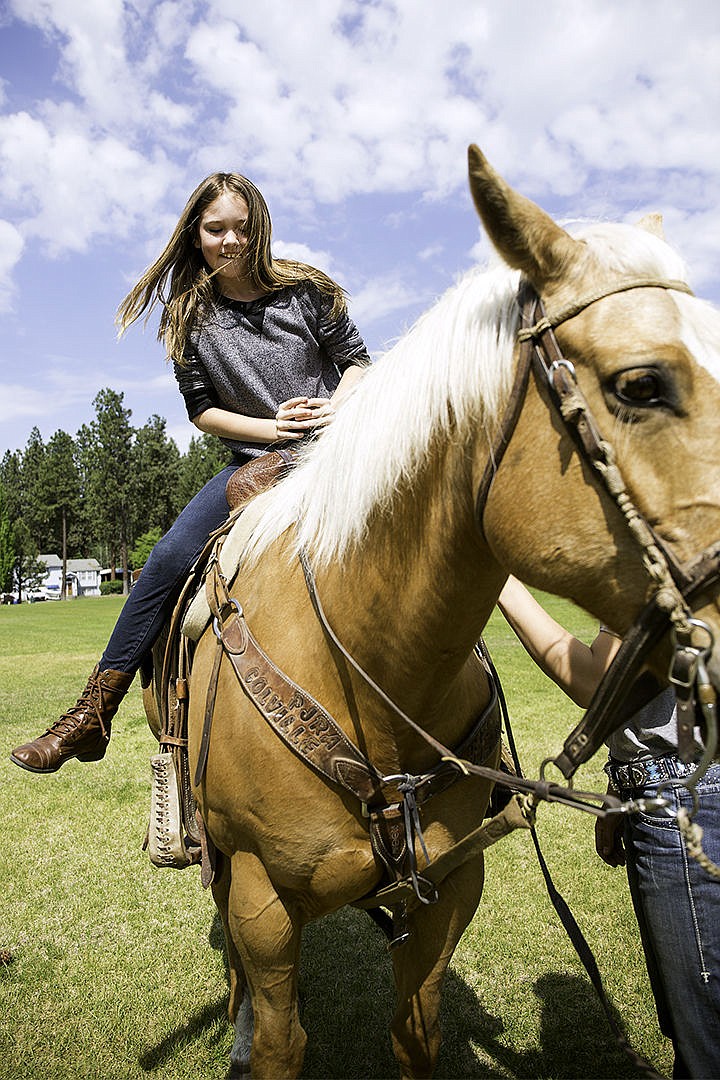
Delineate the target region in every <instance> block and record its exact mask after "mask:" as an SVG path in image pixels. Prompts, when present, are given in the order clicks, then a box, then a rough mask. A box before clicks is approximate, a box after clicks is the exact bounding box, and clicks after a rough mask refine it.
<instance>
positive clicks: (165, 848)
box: [147, 752, 201, 870]
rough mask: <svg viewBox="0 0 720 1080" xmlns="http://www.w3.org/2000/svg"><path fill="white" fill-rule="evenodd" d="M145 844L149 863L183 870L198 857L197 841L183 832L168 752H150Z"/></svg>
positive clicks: (172, 764)
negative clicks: (149, 786)
mask: <svg viewBox="0 0 720 1080" xmlns="http://www.w3.org/2000/svg"><path fill="white" fill-rule="evenodd" d="M150 765H151V767H152V792H151V795H150V824H149V826H148V837H147V848H148V855H149V857H150V862H151V863H152V864H153V866H169V867H171V868H173V869H175V870H183V869H184V868H185V867H186V866H192V865H193V864H194V863H199V862H200V861H201V850H200V847H199V845H197V844H195V843H194V842H193V841H192V839H191V838H190V837H189V836H187V835H185V836H184V835H183V831H184V830H183V827H182V810H181V805H180V790H179V787H178V779H177V773H176V771H175V764H174V762H173V756H172V753H171V752H168V753H165V754H154V755H153V756H152V757H151V758H150Z"/></svg>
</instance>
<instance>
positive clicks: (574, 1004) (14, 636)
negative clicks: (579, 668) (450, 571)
mask: <svg viewBox="0 0 720 1080" xmlns="http://www.w3.org/2000/svg"><path fill="white" fill-rule="evenodd" d="M121 603H122V601H121V600H120V599H118V598H115V597H103V598H99V599H85V600H74V601H72V602H69V603H53V604H50V603H45V604H34V605H27V604H25V605H21V606H16V607H1V608H0V812H1V815H2V817H1V820H2V823H3V826H4V842H3V844H2V847H1V849H0V950H5V951H6V952H7V953H9V954H10V957H11V962H9V963H7V964H4V963H1V962H0V1078H1V1080H5V1078H13V1080H34V1078H38V1080H39V1078H43V1080H46V1078H47V1077H53V1078H54V1080H66V1078H68V1080H69V1078H72V1080H80V1078H93V1080H94V1078H102V1080H137V1078H140V1077H148V1076H151V1077H157V1078H162V1080H185V1078H188V1080H190V1078H193V1080H198V1078H202V1080H212V1078H215V1077H217V1078H222V1077H224V1076H225V1073H226V1071H227V1066H228V1055H229V1051H230V1046H231V1044H232V1032H231V1030H230V1027H229V1025H228V1023H227V1020H226V1012H225V1010H226V1006H227V991H226V982H225V966H224V962H223V953H222V932H221V930H220V928H219V924H218V921H217V919H216V917H215V911H214V906H213V903H212V898H211V896H210V895H209V893H208V892H204V891H203V890H202V888H201V886H200V880H199V874H198V872H197V869H195V868H193V869H190V870H186V871H174V870H156V869H154V868H153V867H151V866H150V864H149V862H148V859H147V856H146V855H145V853H144V852H143V851H142V850H141V846H142V841H143V838H144V834H145V828H146V824H147V815H148V810H149V793H150V782H149V778H150V767H149V758H150V755H151V754H152V753H153V752H154V748H155V745H156V744H155V742H154V739H153V737H152V735H151V734H150V732H149V730H148V728H147V725H146V722H145V719H144V714H143V710H142V704H141V700H140V691H139V688H138V686H137V685H134V686H133V688H132V690H131V692H130V695H129V697H128V699H127V702H126V703H125V704H124V705H123V707H122V709H121V712H120V714H119V717H118V721H117V722H116V724H115V728H114V734H113V740H112V743H111V745H110V749H109V751H108V754H107V755H106V757H105V759H104V761H102V762H100V763H96V764H88V765H81V764H79V763H77V762H71V763H69V764H68V765H66V766H64V767H63V768H62V769H61V770H60V772H59V773H56V774H55V775H52V776H36V775H33V774H30V773H28V772H25V771H23V770H21V769H18V768H17V767H15V766H14V765H12V764H11V763H10V761H9V760H8V753H9V751H10V750H11V749H12V748H13V747H14V746H16V745H17V744H18V743H20V742H24V741H26V740H27V739H28V738H31V737H34V736H35V735H37V734H39V733H40V732H41V731H42V730H43V727H44V726H45V725H46V724H47V723H49V722H50V721H52V720H53V719H55V718H56V717H57V716H58V715H59V714H60V713H61V712H62V711H63V710H64V708H66V707H67V706H68V704H71V703H72V702H73V701H74V700H75V697H76V696H77V693H78V692H79V690H80V689H82V687H83V685H84V683H85V679H86V677H87V675H88V673H89V671H90V670H91V668H92V666H93V664H94V663H95V662H96V660H97V657H98V655H99V652H100V651H101V648H102V645H103V644H104V642H105V640H106V638H107V636H108V634H109V631H110V629H111V627H112V625H113V623H114V620H115V618H116V616H117V613H118V611H119V609H120V606H121ZM548 603H550V604H551V605H552V610H553V613H554V614H555V615H556V617H557V618H559V619H560V620H561V621H564V622H565V624H566V625H569V626H570V628H571V629H572V630H573V631H574V632H575V633H576V634H578V636H580V637H582V638H584V639H585V640H589V639H591V638H592V637H593V636H594V624H593V622H592V621H591V620H590V619H588V618H587V617H586V616H584V615H583V614H582V613H580V612H578V611H577V610H576V609H574V608H572V607H571V606H570V605H568V604H565V603H564V602H561V601H557V600H553V601H548ZM486 640H487V642H488V645H489V646H490V649H491V652H492V655H493V658H494V660H495V663H496V666H497V667H498V670H499V672H500V675H501V678H502V680H503V685H504V687H505V692H506V696H507V698H508V703H509V706H510V711H511V715H512V718H513V727H514V731H515V736H516V740H517V742H518V744H519V748H520V753H521V757H522V761H523V768H524V771H525V772H526V774H527V775H531V776H533V775H534V776H536V775H537V771H538V766H539V763H540V761H541V760H542V759H543V758H545V757H546V756H549V755H554V754H556V753H557V751H558V750H559V748H560V747H561V745H562V742H563V740H564V738H565V736H566V735H567V734H568V732H569V731H570V730H571V729H572V728H573V727H574V725H575V723H576V722H577V720H578V718H579V716H580V713H579V710H577V709H576V708H575V706H573V705H572V704H571V703H570V702H569V701H568V700H567V699H566V698H565V697H564V696H563V695H562V693H560V691H559V690H557V689H556V688H555V687H554V686H553V685H552V684H551V683H549V682H548V680H547V679H545V678H544V676H543V675H542V674H541V673H540V672H539V671H538V670H537V669H536V668H535V667H534V666H533V664H532V662H531V661H530V660H529V659H528V658H527V657H526V655H525V653H524V651H523V650H522V648H521V646H520V645H519V644H518V642H517V640H516V639H515V637H514V635H513V634H512V632H511V631H510V630H509V628H508V627H507V626H506V624H505V623H504V621H503V620H502V619H501V618H500V617H499V616H497V617H495V618H494V619H493V621H492V622H491V624H490V626H489V627H488V631H487V634H486ZM601 757H602V754H599V755H598V756H597V759H595V760H594V761H593V762H591V763H590V765H589V766H586V767H585V769H583V770H582V772H581V774H580V776H579V777H578V781H577V786H578V787H582V788H585V789H590V788H594V790H602V789H603V788H604V783H603V776H602V760H600V759H601ZM592 825H593V821H592V819H591V818H590V817H589V816H588V815H584V814H582V815H581V814H579V813H578V812H574V811H571V810H567V809H564V808H559V807H549V806H543V807H541V808H540V812H539V815H538V831H539V834H540V838H541V842H542V844H543V849H544V852H545V856H546V858H547V860H548V862H549V864H550V868H551V871H552V873H553V876H554V878H555V883H556V885H557V887H558V888H559V889H560V891H561V892H562V893H563V894H564V895H565V897H566V899H567V900H568V902H569V903H570V906H571V907H572V909H573V911H574V913H575V915H576V917H577V919H578V921H579V923H580V925H581V927H582V929H583V931H584V933H585V934H586V936H587V938H588V940H589V942H590V944H591V946H592V948H593V949H594V951H595V953H596V956H597V959H598V963H599V966H600V969H601V971H602V973H603V977H604V980H605V983H606V986H607V989H608V992H609V994H610V995H611V998H612V1000H613V1002H614V1003H615V1004H616V1005H617V1007H618V1010H619V1012H620V1014H621V1015H622V1017H623V1019H624V1021H625V1023H626V1026H627V1029H628V1031H629V1034H630V1038H631V1042H632V1043H633V1045H634V1047H635V1049H637V1050H638V1051H639V1052H641V1053H642V1054H644V1055H645V1056H646V1057H647V1058H648V1059H649V1060H650V1061H651V1063H652V1064H653V1065H654V1067H655V1068H656V1069H657V1070H658V1071H660V1072H661V1073H665V1074H666V1075H669V1073H670V1070H671V1067H672V1055H671V1053H670V1051H669V1048H668V1045H667V1043H666V1041H665V1040H664V1039H663V1038H662V1036H660V1034H659V1033H658V1030H657V1023H656V1020H655V1013H654V1008H653V1003H652V996H651V993H650V989H649V986H648V982H647V977H646V974H645V968H644V964H643V960H642V955H641V951H640V946H639V941H638V935H637V928H636V925H635V921H634V918H633V915H632V911H631V908H630V904H629V899H628V895H627V886H626V882H625V878H624V873H623V871H621V870H615V871H614V870H611V869H610V868H608V867H606V866H605V865H604V864H603V863H601V862H600V860H599V859H598V858H597V856H596V855H595V853H594V848H593V843H592ZM487 865H488V870H487V886H486V891H485V896H484V898H483V902H482V904H481V906H480V908H479V910H478V912H477V914H476V917H475V919H474V921H473V923H472V924H471V926H470V927H469V928H468V930H467V932H466V934H465V936H464V938H463V940H462V942H461V944H460V947H459V948H458V950H457V952H456V954H455V958H454V961H453V964H452V968H451V971H450V975H449V978H448V980H447V983H446V989H445V994H444V1002H443V1028H444V1033H445V1042H444V1046H443V1049H442V1052H441V1057H440V1061H439V1065H438V1070H437V1076H439V1077H446V1078H449V1077H455V1078H460V1077H494V1078H495V1077H497V1078H500V1077H538V1078H540V1077H547V1078H550V1077H576V1078H579V1077H633V1076H638V1075H640V1074H639V1073H638V1071H637V1069H635V1068H634V1067H633V1066H632V1065H631V1064H630V1063H629V1062H628V1061H627V1060H626V1059H625V1057H624V1056H623V1055H622V1053H621V1052H620V1051H619V1050H618V1049H617V1048H616V1047H615V1045H614V1043H613V1039H612V1035H611V1033H610V1030H609V1027H608V1025H607V1022H606V1020H605V1017H604V1014H603V1012H602V1010H601V1008H600V1005H599V1003H598V1002H597V1001H596V998H595V995H594V991H593V990H592V988H591V987H590V984H589V983H588V981H587V979H586V977H585V975H584V972H583V969H582V967H581V965H580V963H579V961H578V960H577V958H576V956H575V953H574V951H573V949H572V946H571V945H570V943H569V942H568V940H567V938H566V937H565V933H564V931H563V929H562V927H561V926H560V924H559V922H558V920H557V918H556V916H555V914H554V911H553V909H552V907H551V905H550V902H549V900H548V899H547V897H546V894H545V890H544V885H543V883H542V878H541V875H540V871H539V868H538V866H537V862H536V859H535V854H534V850H533V848H532V843H531V840H530V837H529V834H527V833H525V832H523V833H516V834H514V835H512V836H511V837H509V838H508V839H506V840H504V841H502V842H501V843H500V844H498V845H497V846H496V847H494V848H492V849H491V850H490V851H489V853H488V858H487ZM408 947H412V946H411V945H409V946H408ZM393 993H394V992H393V987H392V982H391V978H390V971H389V965H388V961H387V953H386V950H385V944H384V939H383V938H382V937H381V935H380V933H379V932H378V931H377V930H376V929H375V928H374V926H373V925H372V924H371V923H370V921H369V919H368V918H367V916H366V915H364V914H363V913H361V912H358V911H355V910H349V909H346V910H344V911H341V912H339V913H337V914H336V915H334V916H332V917H329V918H327V919H324V920H322V921H321V922H319V923H316V924H313V925H312V926H310V927H308V928H307V930H306V933H305V938H304V945H303V964H302V972H301V999H302V1016H303V1023H304V1025H305V1027H306V1030H307V1032H308V1036H309V1041H308V1051H307V1055H306V1060H305V1068H304V1073H303V1075H304V1076H306V1077H325V1078H342V1077H347V1078H350V1077H358V1078H370V1077H396V1076H397V1075H398V1074H397V1069H396V1067H395V1064H394V1059H393V1057H392V1054H391V1052H390V1040H389V1035H388V1025H389V1018H390V1015H391V1013H392V1010H393Z"/></svg>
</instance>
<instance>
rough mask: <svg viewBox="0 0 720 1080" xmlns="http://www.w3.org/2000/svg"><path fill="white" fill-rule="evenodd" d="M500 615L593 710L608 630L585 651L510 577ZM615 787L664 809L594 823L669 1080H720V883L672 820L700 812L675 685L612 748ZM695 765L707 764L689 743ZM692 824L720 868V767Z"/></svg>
mask: <svg viewBox="0 0 720 1080" xmlns="http://www.w3.org/2000/svg"><path fill="white" fill-rule="evenodd" d="M498 606H499V607H500V610H501V611H502V613H503V615H504V616H505V618H506V619H507V621H508V622H509V623H510V625H511V627H512V628H513V630H514V631H515V632H516V633H517V635H518V637H519V638H520V640H521V642H522V644H523V645H524V646H525V648H526V649H527V651H528V652H529V654H530V655H531V656H532V658H533V660H535V662H536V663H537V664H538V665H539V666H540V667H541V668H542V670H543V671H544V672H545V673H546V674H547V675H549V676H550V678H552V679H553V680H554V681H555V682H556V683H557V684H558V685H559V686H560V687H561V688H562V689H563V690H564V691H565V692H566V693H567V694H568V695H569V696H570V697H571V698H572V699H573V700H574V701H575V702H576V703H577V704H578V705H580V706H582V707H583V708H587V707H588V705H589V704H590V700H591V698H592V696H593V693H594V691H595V689H596V687H597V685H598V683H599V682H600V680H601V678H602V676H603V675H604V673H605V671H606V670H607V668H608V666H609V665H610V663H611V661H612V659H613V657H614V656H615V653H616V652H617V650H618V648H619V646H620V640H619V638H618V637H617V636H616V635H615V634H613V633H612V632H611V631H610V630H608V629H607V628H605V627H601V629H600V632H599V633H598V635H597V637H596V638H595V640H594V641H593V642H592V644H591V645H589V646H588V645H585V644H584V643H583V642H581V641H579V640H578V639H577V638H576V637H574V636H573V635H572V634H570V633H569V631H567V630H565V629H564V627H562V626H560V624H559V623H557V622H556V621H555V619H553V618H552V617H551V616H550V615H549V614H548V613H547V612H546V611H545V609H544V608H543V607H542V606H541V605H540V604H539V603H538V602H537V601H536V600H535V598H534V597H533V596H532V595H531V594H530V593H529V592H528V590H527V589H526V588H525V587H524V586H523V585H522V584H521V583H520V582H519V581H517V580H516V579H515V578H512V577H511V578H509V579H508V582H507V584H506V585H505V588H504V589H503V591H502V593H501V595H500V598H499V601H498ZM608 751H609V759H608V763H607V765H606V771H607V773H608V777H609V789H610V790H611V791H613V792H614V793H615V794H618V795H619V796H620V797H621V798H622V799H623V800H629V799H633V800H636V799H654V798H656V797H657V796H658V795H661V796H662V797H663V798H664V799H666V800H667V802H668V803H669V805H668V806H667V807H666V808H665V809H662V810H657V811H652V812H649V811H648V812H639V811H635V812H633V813H632V814H627V815H625V814H623V815H611V816H609V817H606V818H598V819H597V824H596V827H595V845H596V849H597V852H598V854H599V855H600V857H601V858H602V859H603V860H604V861H605V862H606V863H608V865H609V866H622V865H625V867H626V870H627V876H628V884H629V886H630V895H631V898H632V903H633V908H634V910H635V915H636V918H637V921H638V926H639V929H640V937H641V940H642V945H643V950H644V953H645V961H646V965H647V970H648V976H649V979H650V985H651V988H652V991H653V994H654V997H655V1005H656V1009H657V1014H658V1022H659V1025H660V1030H661V1031H662V1032H663V1034H665V1035H666V1036H667V1037H668V1038H669V1039H670V1040H671V1041H672V1044H673V1050H674V1053H675V1060H674V1066H673V1076H674V1077H693V1078H696V1080H701V1078H702V1080H706V1078H713V1077H720V879H718V878H717V877H714V876H712V875H711V874H710V873H709V872H708V871H707V870H706V869H704V868H703V867H702V866H701V865H700V864H699V863H698V862H697V861H696V860H695V859H693V858H691V857H690V856H689V854H688V851H687V848H686V844H685V841H684V839H683V837H682V835H681V833H680V830H679V827H678V821H677V811H678V809H680V808H681V807H683V808H685V809H686V810H687V811H688V812H691V811H692V810H693V798H692V794H691V793H690V792H689V791H688V790H687V789H686V788H683V787H680V786H677V784H675V785H673V781H677V780H681V779H682V778H683V777H686V776H688V775H689V774H691V773H692V772H693V771H694V769H695V764H693V763H692V762H691V763H690V764H685V763H684V762H682V761H681V760H680V758H679V757H678V754H677V707H676V702H675V693H674V690H673V689H672V687H670V688H668V689H666V690H664V691H663V692H662V693H660V694H658V695H657V696H656V697H655V698H653V699H652V700H651V701H650V702H649V703H648V704H647V705H646V706H644V707H643V708H642V709H640V710H639V711H638V712H637V713H636V714H635V715H634V716H633V717H632V718H631V720H630V721H628V722H627V723H624V724H622V725H621V726H620V728H619V729H618V730H616V731H615V732H613V734H612V735H611V736H610V738H609V740H608ZM694 751H695V754H694V756H695V760H697V759H698V758H699V757H700V755H701V754H702V751H703V747H702V741H701V735H700V732H699V731H698V730H697V729H696V731H695V734H694ZM696 791H697V796H698V806H697V811H696V812H695V813H694V815H693V822H694V823H696V824H697V825H699V826H700V827H701V828H702V830H703V834H702V847H703V851H704V853H705V855H707V856H708V858H709V859H710V860H711V861H712V862H713V863H714V864H715V865H716V866H720V764H718V763H713V764H711V765H710V767H709V768H708V769H707V771H706V773H705V775H704V776H703V777H702V778H701V779H700V780H699V782H698V784H697V788H696Z"/></svg>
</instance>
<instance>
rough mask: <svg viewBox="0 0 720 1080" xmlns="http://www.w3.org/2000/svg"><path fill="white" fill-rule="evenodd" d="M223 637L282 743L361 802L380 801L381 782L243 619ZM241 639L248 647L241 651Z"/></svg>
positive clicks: (230, 656)
mask: <svg viewBox="0 0 720 1080" xmlns="http://www.w3.org/2000/svg"><path fill="white" fill-rule="evenodd" d="M237 623H242V626H241V627H239V626H237V625H235V624H237ZM222 637H223V642H225V640H226V637H227V639H228V641H229V643H230V646H231V647H230V648H228V650H227V656H228V659H229V660H230V662H231V663H232V665H233V668H234V669H235V673H236V675H237V677H238V680H239V682H240V685H241V687H242V689H243V691H244V692H245V694H246V695H247V697H248V698H249V699H250V701H251V702H252V703H253V705H254V706H255V708H256V709H257V710H258V712H259V713H260V714H261V716H263V717H264V718H265V720H267V722H268V723H269V724H270V725H271V727H272V728H273V729H274V730H275V731H276V732H277V734H278V735H279V736H280V738H281V739H282V740H283V742H285V744H286V745H287V746H289V747H290V749H291V750H294V751H295V753H296V754H298V755H299V756H300V757H301V758H303V759H304V760H305V761H307V762H308V763H309V764H310V765H312V766H313V767H314V768H315V769H317V770H318V771H319V772H321V773H322V774H323V775H325V776H327V777H328V779H330V780H332V781H334V782H335V783H340V784H342V786H343V787H346V788H347V789H349V790H351V791H352V792H353V794H355V795H356V796H357V797H358V798H359V799H360V800H361V801H362V802H366V803H367V802H372V801H373V800H374V799H376V798H378V797H379V793H380V777H379V776H377V775H376V774H375V773H374V772H373V771H372V769H371V767H370V766H369V764H368V763H367V762H366V760H365V759H364V758H363V756H362V755H361V754H360V751H359V750H358V749H357V747H355V746H354V745H353V743H352V742H351V741H350V739H348V737H347V736H346V735H345V733H344V732H343V731H342V729H341V728H340V727H339V726H338V724H337V723H336V722H335V720H334V719H333V718H332V716H330V714H329V713H328V712H326V711H325V709H323V707H322V705H320V704H319V703H318V702H317V701H315V699H314V698H313V697H311V696H310V695H309V694H308V693H306V691H304V690H303V689H301V687H299V686H298V685H297V684H296V683H294V682H293V681H292V680H291V679H289V678H288V676H287V675H285V674H284V673H283V672H282V671H280V670H279V669H278V668H276V667H275V665H274V664H273V663H272V661H271V660H270V659H269V658H268V657H267V656H266V655H265V653H264V652H263V651H262V650H261V649H260V647H259V645H258V644H257V642H256V641H255V638H254V637H253V635H252V634H251V632H250V630H249V628H248V626H247V623H245V622H244V619H243V618H242V616H240V615H238V614H234V615H232V616H231V617H230V618H229V619H228V620H227V622H226V624H225V625H224V626H223V630H222ZM243 639H244V641H245V647H244V648H243V649H241V650H240V651H238V650H237V646H238V644H241V643H242V641H243ZM233 646H235V648H233Z"/></svg>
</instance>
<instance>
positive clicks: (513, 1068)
mask: <svg viewBox="0 0 720 1080" xmlns="http://www.w3.org/2000/svg"><path fill="white" fill-rule="evenodd" d="M533 991H534V993H535V994H536V996H537V997H538V998H539V1000H540V1003H541V1014H540V1030H539V1036H538V1045H537V1046H533V1047H529V1048H526V1049H523V1050H515V1049H513V1048H512V1047H510V1046H508V1045H507V1040H506V1039H504V1038H503V1032H504V1031H505V1027H506V1025H505V1023H504V1022H503V1021H502V1020H501V1019H499V1018H497V1017H492V1016H491V1015H490V1014H489V1013H487V1012H485V1010H484V1009H482V1008H481V1007H480V1006H479V1003H478V998H477V995H476V993H475V992H474V991H473V990H472V988H471V987H469V986H468V985H467V983H465V982H464V981H463V980H462V979H460V978H458V977H457V976H456V975H455V974H454V972H452V971H451V972H450V973H449V975H448V978H447V979H446V982H445V989H444V994H443V1006H442V1010H441V1019H442V1026H443V1035H444V1042H443V1047H442V1049H441V1051H440V1058H439V1061H438V1068H437V1072H436V1076H437V1077H438V1078H440V1077H460V1076H462V1077H468V1078H470V1077H481V1076H482V1077H491V1076H498V1077H499V1076H502V1077H507V1076H508V1075H510V1076H513V1077H517V1078H518V1080H533V1078H537V1077H553V1078H558V1080H581V1078H584V1080H603V1078H610V1077H612V1078H614V1080H621V1078H628V1080H631V1078H636V1077H642V1076H646V1075H647V1073H646V1072H645V1071H644V1070H643V1069H642V1068H641V1067H639V1066H638V1065H637V1064H635V1063H634V1062H633V1061H631V1060H630V1058H629V1057H628V1056H627V1055H626V1054H625V1053H624V1052H623V1050H622V1049H621V1048H620V1047H619V1046H618V1045H617V1043H616V1041H615V1037H614V1035H613V1033H612V1031H611V1029H610V1026H609V1024H608V1021H607V1018H606V1016H605V1012H604V1010H603V1008H602V1005H601V1004H600V1002H599V1000H598V998H597V995H596V993H595V991H594V989H593V987H592V986H591V984H590V983H589V982H588V981H587V980H586V979H585V978H583V977H581V976H579V975H572V974H566V973H560V972H549V973H548V974H547V975H542V976H541V977H540V978H539V979H537V980H536V982H535V983H534V985H533ZM613 1013H614V1017H615V1020H616V1021H617V1022H618V1025H619V1027H620V1028H621V1029H622V1028H623V1024H622V1022H621V1020H620V1017H619V1015H618V1013H617V1011H616V1010H615V1009H614V1008H613ZM472 1045H474V1046H475V1047H477V1048H482V1050H484V1052H485V1054H487V1056H488V1057H489V1058H491V1059H492V1060H493V1061H494V1063H495V1065H496V1067H497V1070H498V1071H495V1072H493V1071H489V1070H488V1068H487V1062H486V1063H485V1064H484V1065H483V1063H482V1062H480V1061H478V1059H477V1056H476V1054H475V1053H474V1052H473V1053H472V1058H471V1059H470V1060H466V1061H465V1062H461V1061H460V1060H459V1058H460V1057H462V1056H464V1054H465V1053H466V1051H467V1048H468V1046H472ZM458 1051H460V1053H458ZM451 1058H452V1063H451V1060H450V1059H451ZM462 1065H464V1066H465V1067H464V1068H463V1067H462Z"/></svg>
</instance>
